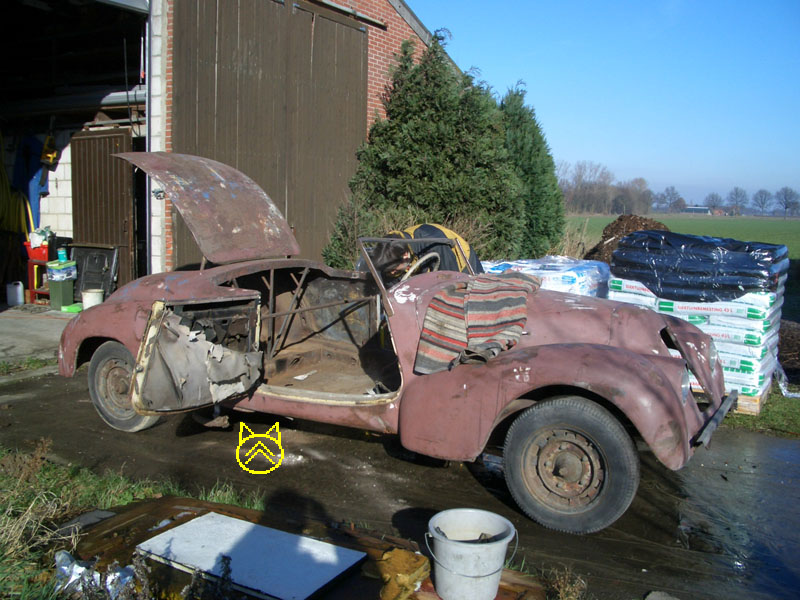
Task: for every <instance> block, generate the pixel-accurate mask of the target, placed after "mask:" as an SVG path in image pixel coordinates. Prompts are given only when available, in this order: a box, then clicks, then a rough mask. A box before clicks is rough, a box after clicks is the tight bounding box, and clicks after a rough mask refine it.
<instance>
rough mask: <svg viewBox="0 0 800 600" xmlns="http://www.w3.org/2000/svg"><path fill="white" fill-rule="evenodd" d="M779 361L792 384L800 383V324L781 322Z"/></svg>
mask: <svg viewBox="0 0 800 600" xmlns="http://www.w3.org/2000/svg"><path fill="white" fill-rule="evenodd" d="M780 336H781V337H780V341H779V342H778V360H779V361H780V363H781V366H782V367H783V370H784V371H786V377H787V379H788V380H789V382H790V383H797V382H800V323H798V322H797V321H787V320H785V319H784V320H783V321H781V331H780Z"/></svg>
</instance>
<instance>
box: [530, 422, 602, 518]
mask: <svg viewBox="0 0 800 600" xmlns="http://www.w3.org/2000/svg"><path fill="white" fill-rule="evenodd" d="M523 467H524V468H523V473H524V477H523V479H524V481H525V485H526V486H527V488H528V490H529V492H530V493H531V494H532V495H533V496H535V497H536V498H537V499H538V500H539V501H540V502H542V503H543V504H545V505H546V506H548V507H550V508H552V509H556V510H559V511H565V512H574V511H579V510H585V509H586V508H588V507H589V506H590V505H591V504H592V503H593V502H594V501H595V500H596V499H597V496H598V494H599V492H600V490H601V489H602V487H603V482H604V480H605V465H604V462H603V460H602V458H601V456H600V453H599V451H598V449H597V446H596V445H595V444H594V443H593V442H592V441H591V440H590V439H589V438H588V437H586V436H585V435H582V434H579V433H577V432H575V431H571V430H568V429H547V430H544V431H540V432H539V433H538V434H537V435H536V437H535V438H534V440H533V442H532V443H531V444H530V446H529V447H528V449H527V451H526V452H525V455H524V457H523Z"/></svg>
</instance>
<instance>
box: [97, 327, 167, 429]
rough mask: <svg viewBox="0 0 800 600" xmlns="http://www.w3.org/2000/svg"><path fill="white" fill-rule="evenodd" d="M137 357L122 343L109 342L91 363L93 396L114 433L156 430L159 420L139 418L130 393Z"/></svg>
mask: <svg viewBox="0 0 800 600" xmlns="http://www.w3.org/2000/svg"><path fill="white" fill-rule="evenodd" d="M133 365H134V361H133V357H132V356H131V353H130V352H129V351H128V349H127V348H126V347H125V346H123V345H122V344H120V343H119V342H105V343H104V344H103V345H102V346H100V347H99V348H98V349H97V351H96V352H95V353H94V355H93V356H92V360H91V362H90V363H89V395H90V396H91V398H92V404H94V407H95V409H96V410H97V412H98V413H99V415H100V417H101V418H102V419H103V421H105V422H106V423H108V424H109V425H110V426H111V427H113V428H114V429H119V430H120V431H127V432H129V433H132V432H134V431H141V430H142V429H147V428H148V427H152V426H153V425H155V424H156V422H157V421H158V417H157V416H151V415H140V414H138V413H137V412H136V411H135V410H134V408H133V406H132V405H131V402H130V400H129V399H128V390H129V387H130V382H131V375H132V374H133Z"/></svg>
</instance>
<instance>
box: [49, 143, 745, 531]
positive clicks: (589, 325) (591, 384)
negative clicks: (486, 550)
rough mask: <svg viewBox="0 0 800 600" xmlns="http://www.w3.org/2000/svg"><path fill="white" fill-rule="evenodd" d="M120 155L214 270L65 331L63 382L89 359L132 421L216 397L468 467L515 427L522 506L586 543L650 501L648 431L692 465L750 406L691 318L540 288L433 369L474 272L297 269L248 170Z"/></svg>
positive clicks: (282, 227) (119, 424) (664, 452)
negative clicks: (432, 308) (483, 337)
mask: <svg viewBox="0 0 800 600" xmlns="http://www.w3.org/2000/svg"><path fill="white" fill-rule="evenodd" d="M120 156H121V157H122V158H124V159H126V160H129V161H130V162H132V163H133V164H135V165H137V166H139V167H141V168H142V169H144V170H145V171H147V172H148V173H149V174H150V176H151V177H153V179H154V180H155V181H156V182H157V183H158V184H160V185H161V187H162V188H163V190H164V191H165V192H166V193H167V194H168V196H169V197H170V198H171V199H172V201H173V202H175V204H176V206H177V207H178V208H179V210H180V211H181V213H182V215H183V217H184V219H185V220H186V222H187V224H188V225H189V227H190V228H191V229H192V231H193V233H194V235H195V238H196V240H197V242H198V245H199V246H200V249H201V251H202V252H203V254H204V256H205V257H206V258H207V259H208V261H209V262H210V263H213V264H214V265H215V266H206V265H205V264H204V265H203V267H202V268H201V269H200V270H199V271H185V272H169V273H159V274H155V275H150V276H146V277H143V278H140V279H138V280H136V281H134V282H132V283H130V284H128V285H126V286H124V287H122V288H121V289H119V290H118V291H116V292H115V293H114V294H112V295H111V296H110V297H109V298H108V299H107V300H106V301H105V302H104V303H102V304H100V305H98V306H95V307H92V308H90V309H89V310H86V311H84V312H83V313H81V314H80V315H79V316H77V317H76V318H75V319H74V320H73V321H71V322H70V324H69V325H68V326H67V328H66V329H65V331H64V333H63V336H62V339H61V345H60V349H59V368H60V372H61V374H62V375H64V376H73V375H74V374H75V371H76V369H77V367H78V366H80V365H81V364H82V363H84V362H87V361H88V362H89V363H90V365H89V383H90V392H91V395H92V400H93V402H94V404H95V407H96V408H97V410H98V412H99V413H100V416H101V417H102V418H103V419H104V420H105V421H106V422H107V423H108V424H110V425H111V426H112V427H115V428H117V429H120V430H123V431H137V430H140V429H143V428H145V427H149V426H151V425H152V424H153V423H155V421H156V420H157V419H158V418H159V416H160V415H162V414H166V413H171V412H180V411H187V410H192V409H195V408H198V407H204V406H209V405H214V404H218V405H222V406H227V407H231V408H233V409H237V410H245V411H260V412H267V413H271V414H277V415H285V416H291V417H296V418H301V419H309V420H313V421H322V422H327V423H334V424H338V425H345V426H349V427H356V428H361V429H366V430H371V431H377V432H383V433H392V434H399V436H400V440H401V442H402V444H403V446H404V447H405V448H407V449H409V450H412V451H415V452H418V453H421V454H424V455H428V456H432V457H438V458H442V459H448V460H459V461H473V460H475V459H476V458H477V457H478V456H479V455H480V454H481V453H482V452H483V451H484V450H485V448H486V447H487V443H488V442H489V440H490V437H491V436H492V435H493V433H497V432H500V431H502V432H504V433H505V432H506V431H507V434H506V437H505V441H504V443H502V444H501V445H502V446H503V452H504V460H505V471H506V479H507V481H508V484H509V488H510V490H511V492H512V494H513V496H514V498H515V499H516V500H517V502H518V503H519V504H520V506H521V507H522V508H523V510H524V511H525V512H526V513H527V514H528V515H529V516H531V517H532V518H534V519H536V520H537V521H539V522H541V523H542V524H544V525H546V526H548V527H551V528H554V529H559V530H562V531H569V532H575V533H586V532H591V531H596V530H598V529H601V528H603V527H606V526H608V525H609V524H610V523H612V522H613V521H614V520H616V519H617V518H618V517H619V516H621V515H622V514H623V513H624V511H625V510H626V509H627V507H628V506H629V505H630V502H631V501H632V499H633V496H634V495H635V492H636V488H637V486H638V479H639V466H638V459H637V456H636V452H635V446H634V443H633V439H634V436H638V437H640V438H641V439H642V440H644V442H646V444H647V445H648V446H649V447H650V448H651V449H652V451H653V452H654V453H655V455H656V456H657V457H658V459H659V460H660V461H661V462H662V463H663V464H664V465H665V466H666V467H668V468H670V469H679V468H681V467H682V466H684V465H685V464H686V462H687V461H688V460H689V459H690V458H691V456H692V454H693V452H694V450H695V448H696V447H697V446H698V445H701V444H704V443H707V442H708V440H709V438H710V436H711V434H712V433H713V431H714V430H715V428H716V427H717V425H718V424H719V422H720V421H721V420H722V418H723V417H724V416H725V414H726V413H727V412H728V410H729V409H730V407H731V405H732V403H733V402H734V401H735V396H727V397H725V396H724V394H723V381H722V368H721V366H719V365H717V364H716V356H715V354H716V352H715V350H714V347H713V343H712V342H711V340H710V338H709V337H708V336H706V335H705V334H703V333H702V332H700V330H698V329H697V328H695V327H694V326H692V325H690V324H688V323H685V322H683V321H680V320H678V319H675V318H672V317H668V316H664V315H660V314H657V313H655V312H652V311H650V310H647V309H643V308H641V307H637V306H633V305H627V304H622V303H617V302H612V301H608V300H602V299H595V298H587V297H580V296H574V295H570V294H563V293H559V292H553V291H545V290H538V291H536V292H534V293H531V294H530V295H529V296H528V298H527V306H526V309H527V320H526V322H525V326H524V331H523V332H522V335H520V336H519V341H518V342H517V343H516V345H515V346H514V347H513V348H511V349H509V350H506V351H504V352H501V353H500V354H499V355H498V356H496V357H495V358H492V359H491V360H488V361H487V362H485V363H482V364H458V365H456V366H454V367H453V368H450V369H447V370H443V371H441V372H436V373H431V374H425V375H422V374H419V373H417V372H415V358H416V354H417V350H418V345H419V340H420V332H421V329H422V324H423V319H424V317H425V315H426V311H427V310H428V306H429V304H430V302H431V300H432V299H433V298H434V296H436V294H437V293H439V292H440V291H441V290H443V289H446V288H448V286H453V285H454V284H456V283H458V282H464V281H468V280H469V278H470V277H473V276H472V275H470V274H464V273H456V272H446V271H434V272H428V273H420V274H416V275H414V276H412V277H410V278H408V279H407V280H405V281H402V282H400V283H398V284H396V285H394V286H393V287H391V288H389V289H386V288H385V286H384V285H383V283H382V282H381V281H380V278H379V277H376V275H377V274H376V273H375V272H374V269H373V270H372V272H371V273H365V272H356V271H341V270H335V269H331V268H329V267H327V266H325V265H322V264H319V263H317V262H314V261H309V260H305V259H298V258H291V257H289V258H287V257H286V256H290V255H294V254H297V253H298V248H297V243H296V241H295V240H294V237H293V236H292V234H291V231H290V229H289V228H288V225H287V224H286V222H285V221H284V220H283V218H282V217H281V215H280V212H279V211H278V210H277V209H276V208H275V207H274V205H273V204H272V202H271V201H270V200H269V198H268V197H267V196H266V194H265V193H264V192H263V191H262V190H261V189H260V188H258V186H257V185H256V184H254V183H253V182H252V181H251V180H250V179H249V178H247V177H246V176H245V175H243V174H242V173H239V172H238V171H236V170H234V169H232V168H230V167H227V166H225V165H221V164H220V163H216V162H214V161H210V160H208V159H203V158H199V157H191V156H184V155H173V154H166V153H129V154H124V155H120ZM365 258H368V256H366V253H365ZM689 371H691V372H692V373H694V375H695V376H696V378H697V380H698V381H699V382H700V383H701V385H702V387H703V392H702V393H698V392H693V391H692V390H691V389H690V387H689Z"/></svg>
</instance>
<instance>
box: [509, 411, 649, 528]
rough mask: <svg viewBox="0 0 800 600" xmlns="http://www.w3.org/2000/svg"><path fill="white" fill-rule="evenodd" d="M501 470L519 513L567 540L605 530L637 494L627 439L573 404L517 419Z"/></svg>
mask: <svg viewBox="0 0 800 600" xmlns="http://www.w3.org/2000/svg"><path fill="white" fill-rule="evenodd" d="M504 465H505V476H506V483H507V484H508V487H509V489H510V491H511V494H512V496H513V497H514V500H515V501H516V502H517V504H518V505H519V506H520V508H522V510H523V511H525V513H526V514H527V515H528V516H529V517H531V518H532V519H533V520H535V521H537V522H538V523H540V524H542V525H544V526H545V527H548V528H550V529H555V530H557V531H564V532H568V533H579V534H583V533H592V532H595V531H599V530H601V529H604V528H605V527H608V526H609V525H611V524H612V523H613V522H614V521H616V520H617V519H618V518H619V517H621V516H622V514H623V513H624V512H625V511H626V510H627V509H628V507H629V506H630V504H631V502H632V501H633V498H634V496H635V495H636V490H637V488H638V487H639V456H638V454H637V452H636V447H635V446H634V444H633V440H631V437H630V436H629V435H628V432H627V431H625V428H624V427H623V426H622V425H621V424H620V422H619V421H618V420H617V419H616V418H615V417H614V416H613V415H612V414H611V413H610V412H609V411H607V410H606V409H605V408H603V407H602V406H600V405H598V404H596V403H595V402H592V401H590V400H587V399H585V398H580V397H564V398H555V399H553V400H547V401H543V402H540V403H539V404H535V405H533V406H532V407H530V408H529V409H527V410H526V411H525V412H523V413H522V414H521V415H520V416H519V417H517V419H516V420H515V421H514V422H513V423H512V424H511V427H510V428H509V430H508V434H507V435H506V443H505V448H504Z"/></svg>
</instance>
